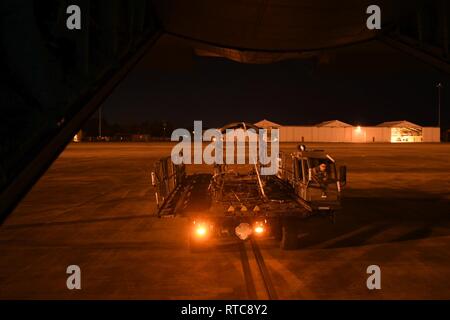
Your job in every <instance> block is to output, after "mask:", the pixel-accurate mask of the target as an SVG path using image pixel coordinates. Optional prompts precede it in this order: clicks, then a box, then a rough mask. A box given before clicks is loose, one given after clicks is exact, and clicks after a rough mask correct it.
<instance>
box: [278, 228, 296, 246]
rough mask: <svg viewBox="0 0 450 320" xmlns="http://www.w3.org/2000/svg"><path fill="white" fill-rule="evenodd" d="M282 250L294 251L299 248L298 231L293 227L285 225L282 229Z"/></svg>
mask: <svg viewBox="0 0 450 320" xmlns="http://www.w3.org/2000/svg"><path fill="white" fill-rule="evenodd" d="M280 246H281V249H283V250H294V249H297V247H298V238H297V229H296V228H295V227H293V226H290V225H287V224H283V226H282V228H281V243H280Z"/></svg>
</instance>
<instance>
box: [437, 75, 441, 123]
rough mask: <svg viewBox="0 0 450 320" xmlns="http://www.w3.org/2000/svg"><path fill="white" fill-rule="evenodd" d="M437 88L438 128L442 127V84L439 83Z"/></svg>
mask: <svg viewBox="0 0 450 320" xmlns="http://www.w3.org/2000/svg"><path fill="white" fill-rule="evenodd" d="M436 88H438V127H439V128H440V127H441V88H442V83H440V82H439V83H438V84H437V86H436Z"/></svg>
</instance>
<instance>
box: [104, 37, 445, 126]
mask: <svg viewBox="0 0 450 320" xmlns="http://www.w3.org/2000/svg"><path fill="white" fill-rule="evenodd" d="M330 55H331V57H332V58H331V61H329V62H328V63H326V64H320V65H317V64H315V63H312V62H311V61H309V60H289V61H283V62H278V63H273V64H265V65H255V64H241V63H237V62H233V61H229V60H226V59H223V58H210V57H198V56H195V55H194V54H193V50H192V49H191V48H190V47H189V46H188V45H186V44H184V43H183V42H182V41H181V40H177V39H175V38H171V37H169V36H165V37H163V38H162V39H161V40H160V41H159V43H158V45H157V46H156V47H155V48H154V50H152V51H151V52H149V53H148V54H147V56H146V57H145V58H144V59H143V61H142V62H141V63H140V64H139V65H138V66H137V67H136V68H135V69H134V70H133V71H132V72H131V73H130V75H129V76H128V78H127V79H126V80H125V81H124V82H123V83H122V84H121V85H120V86H119V87H118V88H117V89H116V91H115V92H114V93H113V94H112V96H110V98H109V99H108V100H107V101H106V102H105V104H104V106H103V112H104V115H105V117H106V119H107V120H108V121H109V122H112V123H114V122H118V123H120V124H130V123H135V122H143V121H145V120H148V121H155V120H164V121H169V122H171V123H172V124H174V125H175V126H179V127H188V126H191V125H192V123H193V121H194V120H203V122H204V126H205V127H220V126H222V125H224V124H226V123H229V122H234V121H249V122H256V121H259V120H261V119H264V118H266V119H268V120H271V121H274V122H277V123H280V124H285V125H308V124H315V123H318V122H322V121H326V120H332V119H339V120H342V121H344V122H348V123H351V124H355V125H357V124H361V125H375V124H378V123H381V122H384V121H394V120H409V121H412V122H415V123H417V124H420V125H423V126H437V118H438V115H437V114H438V111H437V97H438V94H437V88H436V84H437V83H438V82H439V81H441V82H442V83H443V84H444V88H443V90H442V111H441V122H442V126H445V127H449V126H450V123H449V119H450V112H449V109H450V108H449V104H450V77H449V75H445V74H444V73H443V72H439V71H437V70H436V69H434V68H433V67H432V66H429V65H427V64H425V63H423V62H421V61H418V60H416V59H415V58H412V57H409V56H408V55H406V54H404V53H402V52H399V51H397V50H395V49H392V48H390V47H388V46H387V45H385V44H382V43H380V42H375V41H373V42H369V43H363V44H358V45H354V46H350V47H346V48H341V49H335V50H334V51H332V52H330Z"/></svg>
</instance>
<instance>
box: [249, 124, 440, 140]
mask: <svg viewBox="0 0 450 320" xmlns="http://www.w3.org/2000/svg"><path fill="white" fill-rule="evenodd" d="M255 125H257V126H258V127H261V128H266V129H273V128H278V129H280V142H359V143H365V142H372V143H373V142H390V143H407V142H412V143H413V142H440V129H439V128H437V127H422V126H420V125H417V124H414V123H412V122H409V121H406V120H401V121H389V122H383V123H380V124H379V125H376V126H354V125H351V124H348V123H345V122H342V121H339V120H331V121H324V122H321V123H318V124H316V125H313V126H284V125H280V124H278V123H275V122H272V121H269V120H266V119H264V120H262V121H259V122H257V123H255Z"/></svg>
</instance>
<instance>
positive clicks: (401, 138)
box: [391, 127, 422, 142]
mask: <svg viewBox="0 0 450 320" xmlns="http://www.w3.org/2000/svg"><path fill="white" fill-rule="evenodd" d="M391 142H422V128H416V127H398V128H391Z"/></svg>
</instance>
